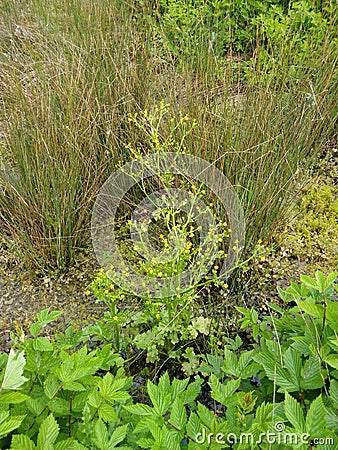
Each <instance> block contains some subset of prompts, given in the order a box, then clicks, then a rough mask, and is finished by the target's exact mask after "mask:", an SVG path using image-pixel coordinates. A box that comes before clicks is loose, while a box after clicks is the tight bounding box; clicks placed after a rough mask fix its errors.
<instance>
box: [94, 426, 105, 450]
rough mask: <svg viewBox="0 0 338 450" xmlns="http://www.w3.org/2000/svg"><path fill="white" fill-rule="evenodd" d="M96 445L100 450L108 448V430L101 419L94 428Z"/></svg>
mask: <svg viewBox="0 0 338 450" xmlns="http://www.w3.org/2000/svg"><path fill="white" fill-rule="evenodd" d="M94 444H95V445H96V446H97V447H98V448H99V449H100V450H107V448H108V430H107V427H106V425H105V424H104V423H103V421H102V420H101V419H98V420H97V421H96V423H95V426H94Z"/></svg>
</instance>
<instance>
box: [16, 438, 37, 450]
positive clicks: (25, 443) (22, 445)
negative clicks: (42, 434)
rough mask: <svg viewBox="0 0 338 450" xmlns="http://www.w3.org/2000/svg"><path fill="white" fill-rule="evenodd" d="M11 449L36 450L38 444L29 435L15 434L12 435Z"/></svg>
mask: <svg viewBox="0 0 338 450" xmlns="http://www.w3.org/2000/svg"><path fill="white" fill-rule="evenodd" d="M11 450H36V446H35V444H34V442H33V441H31V440H30V439H29V437H28V436H25V435H24V434H14V435H13V437H12V445H11Z"/></svg>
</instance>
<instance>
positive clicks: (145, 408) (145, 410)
mask: <svg viewBox="0 0 338 450" xmlns="http://www.w3.org/2000/svg"><path fill="white" fill-rule="evenodd" d="M123 408H124V409H126V410H127V411H129V412H130V413H132V414H136V415H137V416H153V415H155V411H154V410H153V408H151V407H150V406H149V405H144V404H143V403H136V405H126V406H123Z"/></svg>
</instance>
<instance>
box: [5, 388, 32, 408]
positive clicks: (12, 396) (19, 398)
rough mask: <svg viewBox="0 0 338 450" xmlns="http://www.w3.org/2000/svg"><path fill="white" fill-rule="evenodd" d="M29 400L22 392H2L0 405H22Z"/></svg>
mask: <svg viewBox="0 0 338 450" xmlns="http://www.w3.org/2000/svg"><path fill="white" fill-rule="evenodd" d="M28 398H29V396H28V395H26V394H22V393H21V392H15V391H14V392H3V391H2V392H0V405H5V404H15V403H22V402H24V401H25V400H27V399H28Z"/></svg>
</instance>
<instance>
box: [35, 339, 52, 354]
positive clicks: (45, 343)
mask: <svg viewBox="0 0 338 450" xmlns="http://www.w3.org/2000/svg"><path fill="white" fill-rule="evenodd" d="M33 348H34V350H39V351H41V352H52V351H53V345H52V344H51V342H50V341H49V340H48V339H47V338H45V337H42V336H40V337H37V338H35V339H34V340H33Z"/></svg>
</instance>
